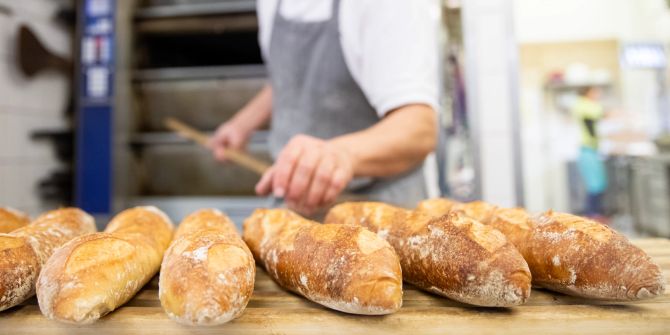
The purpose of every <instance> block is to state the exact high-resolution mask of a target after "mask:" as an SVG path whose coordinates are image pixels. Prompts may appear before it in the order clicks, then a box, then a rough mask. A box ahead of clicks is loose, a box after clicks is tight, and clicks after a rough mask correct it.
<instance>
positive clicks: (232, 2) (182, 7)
mask: <svg viewBox="0 0 670 335" xmlns="http://www.w3.org/2000/svg"><path fill="white" fill-rule="evenodd" d="M255 10H256V1H255V0H228V1H219V2H211V3H190V4H177V5H165V6H151V7H144V8H140V9H138V10H137V12H136V13H135V19H137V20H146V19H163V18H174V17H186V16H212V15H223V14H235V13H249V12H254V11H255Z"/></svg>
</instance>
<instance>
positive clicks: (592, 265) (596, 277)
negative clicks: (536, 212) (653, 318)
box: [417, 199, 665, 301]
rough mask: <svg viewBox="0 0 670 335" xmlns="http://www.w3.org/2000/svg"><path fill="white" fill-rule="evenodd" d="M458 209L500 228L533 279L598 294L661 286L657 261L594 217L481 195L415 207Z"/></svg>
mask: <svg viewBox="0 0 670 335" xmlns="http://www.w3.org/2000/svg"><path fill="white" fill-rule="evenodd" d="M447 206H448V209H447V210H458V211H463V212H464V213H468V215H472V216H473V217H479V218H483V219H484V220H485V221H484V223H486V224H488V225H490V226H492V227H494V228H496V229H498V230H499V231H501V232H502V233H503V234H505V236H506V237H507V239H508V240H509V241H510V242H512V243H513V244H514V245H515V246H516V247H517V249H518V250H519V251H520V252H521V254H522V255H523V256H524V259H526V261H527V262H528V266H529V268H530V270H531V273H532V274H533V284H535V285H537V286H540V287H544V288H547V289H550V290H554V291H557V292H562V293H565V294H570V295H575V296H580V297H585V298H592V299H603V300H618V301H625V300H639V299H645V298H652V297H654V296H658V295H660V294H662V293H663V292H664V290H665V287H664V283H665V281H664V279H663V276H662V272H661V270H660V268H659V267H658V265H656V264H654V263H653V261H652V260H651V259H650V258H649V256H647V255H646V254H645V253H644V252H643V251H642V250H640V249H639V248H637V247H636V246H634V245H632V244H631V243H630V242H629V241H628V240H627V239H626V238H625V237H624V236H622V235H621V234H619V233H617V232H616V231H614V230H612V229H611V228H609V227H607V226H605V225H602V224H600V223H598V222H595V221H592V220H588V219H586V218H582V217H579V216H575V215H570V214H562V213H554V212H552V211H549V212H547V213H545V214H543V215H541V216H538V217H532V216H531V215H530V214H528V213H527V212H526V211H525V210H523V209H521V208H498V207H495V206H493V205H488V204H486V203H483V202H481V201H478V202H472V203H457V202H454V201H453V200H449V199H431V200H427V201H424V202H423V203H422V204H421V205H420V206H419V207H417V209H418V210H422V211H424V212H426V213H430V214H431V215H435V216H438V215H441V214H444V212H440V208H441V209H442V210H443V209H444V208H446V207H447Z"/></svg>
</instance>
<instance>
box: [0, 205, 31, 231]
mask: <svg viewBox="0 0 670 335" xmlns="http://www.w3.org/2000/svg"><path fill="white" fill-rule="evenodd" d="M29 223H30V217H28V215H26V214H24V213H21V212H19V211H17V210H16V209H13V208H9V207H5V208H0V234H1V233H9V232H11V231H13V230H16V229H19V228H21V227H23V226H25V225H27V224H29Z"/></svg>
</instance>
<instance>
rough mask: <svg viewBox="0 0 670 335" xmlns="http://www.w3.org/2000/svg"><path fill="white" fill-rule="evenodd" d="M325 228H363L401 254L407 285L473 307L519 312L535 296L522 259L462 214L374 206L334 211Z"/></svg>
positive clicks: (498, 237)
mask: <svg viewBox="0 0 670 335" xmlns="http://www.w3.org/2000/svg"><path fill="white" fill-rule="evenodd" d="M325 222H326V223H340V224H360V225H362V226H364V227H366V228H368V229H370V230H371V231H372V232H375V233H377V235H378V236H380V237H382V238H384V239H386V240H387V241H388V242H389V243H390V244H391V245H392V246H393V247H394V248H395V250H396V252H397V253H398V256H399V257H400V262H401V265H402V271H403V278H404V280H405V281H407V282H409V283H411V284H414V285H416V286H417V287H419V288H421V289H424V290H427V291H430V292H433V293H436V294H439V295H442V296H445V297H448V298H451V299H454V300H457V301H460V302H464V303H468V304H472V305H479V306H514V305H520V304H523V303H524V302H525V301H526V300H527V299H528V296H529V295H530V282H531V278H530V271H529V269H528V265H527V264H526V262H525V261H524V260H523V258H522V256H521V254H519V252H518V251H517V250H516V249H515V248H514V246H513V245H512V244H510V243H509V242H508V241H507V240H506V239H505V237H504V236H503V235H502V234H501V233H500V232H498V231H496V230H495V229H492V228H490V227H488V226H485V225H483V224H481V223H479V222H477V221H476V220H473V219H471V218H469V217H467V216H465V215H463V214H461V213H458V212H452V213H450V214H449V215H445V216H442V217H440V218H437V219H435V218H433V217H431V216H428V215H424V214H422V213H420V212H412V211H408V210H405V209H401V208H397V207H393V206H390V205H386V204H382V203H374V202H351V203H343V204H340V205H337V206H335V207H333V208H332V209H331V210H330V211H329V213H328V215H327V216H326V221H325Z"/></svg>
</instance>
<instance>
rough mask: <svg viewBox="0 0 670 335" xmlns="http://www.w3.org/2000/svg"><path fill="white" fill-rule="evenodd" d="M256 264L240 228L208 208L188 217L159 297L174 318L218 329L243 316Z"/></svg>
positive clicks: (166, 262)
mask: <svg viewBox="0 0 670 335" xmlns="http://www.w3.org/2000/svg"><path fill="white" fill-rule="evenodd" d="M255 275H256V264H255V262H254V258H253V255H252V254H251V251H249V248H248V247H247V245H246V244H244V241H242V238H241V237H240V236H239V235H238V233H237V230H236V229H235V225H234V224H233V222H232V221H230V219H229V218H228V217H227V216H226V215H225V214H223V213H221V212H220V211H218V210H215V209H204V210H200V211H197V212H195V213H193V214H191V215H189V216H188V217H186V218H185V219H184V220H183V221H182V222H181V223H180V225H179V228H178V229H177V232H176V233H175V239H174V241H173V242H172V244H171V245H170V247H169V248H168V250H167V251H166V252H165V256H164V257H163V263H162V265H161V273H160V279H159V284H158V286H159V290H158V295H159V298H160V301H161V305H162V306H163V309H164V310H165V312H166V313H167V314H168V316H169V317H170V318H171V319H173V320H175V321H177V322H178V323H181V324H186V325H218V324H222V323H225V322H228V321H230V320H232V319H235V318H237V317H238V316H240V315H241V314H242V312H243V311H244V308H245V307H246V305H247V303H248V302H249V298H250V297H251V294H252V292H253V289H254V280H255Z"/></svg>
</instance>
